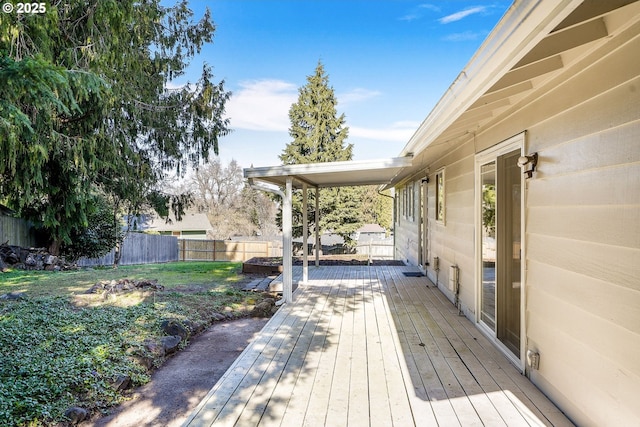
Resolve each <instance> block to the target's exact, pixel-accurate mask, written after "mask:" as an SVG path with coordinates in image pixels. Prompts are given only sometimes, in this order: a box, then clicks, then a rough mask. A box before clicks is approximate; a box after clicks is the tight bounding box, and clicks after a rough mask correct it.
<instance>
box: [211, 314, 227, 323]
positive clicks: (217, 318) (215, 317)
mask: <svg viewBox="0 0 640 427" xmlns="http://www.w3.org/2000/svg"><path fill="white" fill-rule="evenodd" d="M211 318H212V319H213V320H214V321H218V322H219V321H221V320H225V319H226V317H225V315H224V314H222V313H213V314H212V315H211Z"/></svg>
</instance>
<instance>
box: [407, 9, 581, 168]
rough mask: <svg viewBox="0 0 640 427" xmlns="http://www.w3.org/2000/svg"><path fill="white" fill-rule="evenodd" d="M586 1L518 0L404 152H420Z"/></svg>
mask: <svg viewBox="0 0 640 427" xmlns="http://www.w3.org/2000/svg"><path fill="white" fill-rule="evenodd" d="M581 3H582V0H563V1H558V0H538V1H530V0H522V1H520V0H517V1H516V2H514V4H513V5H512V6H511V8H510V9H509V10H508V11H507V13H506V14H505V16H504V17H503V18H502V19H501V20H500V22H499V23H498V24H497V25H496V27H495V28H494V30H493V31H492V32H491V34H490V35H489V37H488V38H487V39H486V40H485V42H484V43H483V44H482V46H481V47H480V48H479V49H478V51H477V52H476V54H475V55H474V56H473V57H472V58H471V61H470V62H469V63H468V64H467V66H466V67H465V68H464V69H463V70H462V72H461V73H460V74H459V75H458V78H456V80H455V81H454V82H453V83H452V84H451V86H450V87H449V89H447V91H446V92H445V94H444V95H443V97H442V98H441V99H440V101H439V102H438V103H437V104H436V106H435V108H434V109H433V110H432V111H431V113H430V114H429V115H428V116H427V118H426V119H425V120H424V121H423V122H422V124H421V125H420V127H419V128H418V130H417V131H416V132H415V133H414V135H413V136H412V137H411V139H410V140H409V142H408V143H407V145H406V146H405V148H404V149H403V150H402V151H401V153H400V155H401V156H402V155H405V154H407V153H410V152H411V153H415V154H418V153H419V152H421V151H422V150H424V149H425V148H426V147H427V146H429V145H430V144H431V143H432V142H433V141H435V140H436V139H437V138H438V136H439V135H440V134H442V133H443V132H444V131H445V130H446V129H447V128H448V127H449V126H450V125H451V124H452V123H453V122H454V121H455V120H456V119H457V118H458V117H459V116H460V115H461V114H463V113H464V112H465V111H466V110H467V109H468V108H469V107H470V106H471V105H473V103H474V102H476V101H477V100H478V98H480V97H481V96H482V95H484V94H485V93H486V92H487V90H489V88H491V87H492V86H494V85H495V84H496V83H497V82H498V80H499V79H501V78H502V77H503V76H504V75H505V74H506V73H507V72H509V70H511V69H512V68H513V67H514V66H515V64H517V63H518V62H519V61H520V60H521V59H522V58H523V57H524V56H525V55H526V54H527V53H529V52H530V51H531V50H532V49H533V48H534V47H535V46H536V45H537V44H538V43H539V42H540V41H541V40H542V39H544V38H545V37H546V36H547V35H548V34H549V33H550V32H551V31H552V30H553V29H554V28H555V27H556V26H557V25H558V24H559V23H561V22H562V21H563V20H564V19H565V18H566V17H567V16H568V15H569V14H570V13H571V12H572V11H573V10H574V9H575V8H576V7H578V6H579V5H580V4H581Z"/></svg>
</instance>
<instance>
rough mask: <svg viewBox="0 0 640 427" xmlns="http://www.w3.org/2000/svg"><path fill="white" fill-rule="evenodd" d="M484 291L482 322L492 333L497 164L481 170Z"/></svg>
mask: <svg viewBox="0 0 640 427" xmlns="http://www.w3.org/2000/svg"><path fill="white" fill-rule="evenodd" d="M480 185H481V192H482V201H481V221H482V223H481V229H482V230H481V248H482V290H481V293H480V320H481V321H482V322H483V323H484V324H485V325H487V326H488V327H489V328H490V329H491V330H492V331H495V330H496V255H497V248H496V202H497V197H496V196H497V194H496V162H495V161H493V162H489V163H486V164H484V165H482V166H481V168H480Z"/></svg>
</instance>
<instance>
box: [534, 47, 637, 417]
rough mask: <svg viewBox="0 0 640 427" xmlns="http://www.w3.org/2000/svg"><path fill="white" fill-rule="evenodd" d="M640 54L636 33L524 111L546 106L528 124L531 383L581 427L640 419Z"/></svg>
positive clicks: (538, 110) (540, 108) (536, 110)
mask: <svg viewBox="0 0 640 427" xmlns="http://www.w3.org/2000/svg"><path fill="white" fill-rule="evenodd" d="M638 52H640V39H639V38H637V37H636V38H635V40H633V41H632V42H630V43H629V44H627V45H625V46H623V47H621V48H619V49H618V50H617V51H614V52H612V53H611V55H609V57H608V58H607V61H606V62H600V63H599V64H596V65H595V66H593V67H590V68H588V69H586V70H584V72H583V73H582V74H581V75H577V76H576V77H574V78H573V79H572V80H569V81H568V82H567V83H566V84H565V85H563V86H562V87H561V88H559V90H557V91H556V92H555V93H554V94H553V95H549V96H547V97H544V98H542V99H540V100H539V101H538V102H536V103H534V104H533V105H531V106H530V107H529V108H528V109H525V110H523V113H522V114H523V115H524V116H526V115H527V114H529V115H530V116H532V117H534V118H537V117H539V116H541V115H542V114H541V113H540V112H541V111H543V110H545V109H548V110H549V111H550V112H551V113H554V115H552V116H549V117H548V118H544V117H540V119H541V120H540V122H539V123H538V124H535V125H531V126H530V127H529V151H530V152H534V151H537V152H538V154H539V156H540V168H539V173H538V174H537V176H536V178H535V179H533V180H530V182H529V186H528V203H527V216H528V223H527V228H526V230H527V267H528V272H527V285H528V286H527V319H528V327H527V336H528V342H529V347H530V348H536V349H540V350H539V351H540V355H541V365H540V370H539V371H534V372H532V375H531V378H532V380H533V382H535V383H536V384H538V385H539V386H540V387H541V388H542V389H543V390H544V391H545V392H547V393H548V394H549V395H550V396H552V398H553V399H554V400H556V402H558V403H559V405H560V406H561V407H562V408H564V409H565V410H567V411H568V412H569V414H570V415H571V416H572V418H573V419H574V421H576V422H577V423H578V424H581V425H637V424H638V423H639V422H640V408H639V407H638V405H637V397H638V395H639V393H640V365H639V364H638V363H637V358H638V355H639V354H640V77H638V75H639V74H640V66H639V64H638V61H637V53H638ZM634 57H635V58H634ZM567 103H568V104H569V105H566V106H565V105H563V104H567ZM571 105H575V107H571ZM543 106H550V108H545V107H543ZM544 119H546V120H544ZM587 373H588V374H587Z"/></svg>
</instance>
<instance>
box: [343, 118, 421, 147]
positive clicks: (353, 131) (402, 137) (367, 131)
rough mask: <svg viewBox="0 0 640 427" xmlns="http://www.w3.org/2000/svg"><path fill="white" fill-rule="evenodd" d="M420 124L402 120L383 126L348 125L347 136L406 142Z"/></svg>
mask: <svg viewBox="0 0 640 427" xmlns="http://www.w3.org/2000/svg"><path fill="white" fill-rule="evenodd" d="M418 126H420V123H419V122H411V121H402V122H396V123H393V124H391V125H390V126H388V127H384V128H365V127H359V126H349V137H350V138H351V137H353V138H363V139H375V140H383V141H389V142H407V141H409V138H411V136H412V135H413V134H414V132H415V131H416V129H418Z"/></svg>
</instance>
